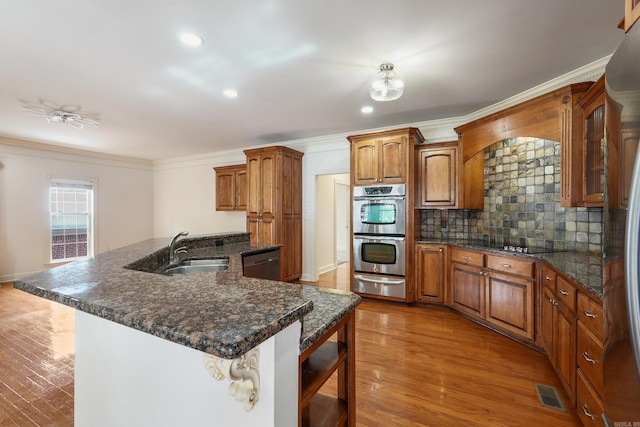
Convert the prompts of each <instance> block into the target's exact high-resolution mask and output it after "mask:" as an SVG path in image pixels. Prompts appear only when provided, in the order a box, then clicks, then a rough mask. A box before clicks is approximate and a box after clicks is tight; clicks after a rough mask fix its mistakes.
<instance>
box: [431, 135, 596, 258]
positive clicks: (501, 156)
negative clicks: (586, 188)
mask: <svg viewBox="0 0 640 427" xmlns="http://www.w3.org/2000/svg"><path fill="white" fill-rule="evenodd" d="M484 196H485V197H484V210H482V211H480V210H467V209H461V210H431V209H428V210H422V211H421V214H420V221H421V230H420V231H421V234H422V236H423V237H425V238H433V239H442V240H448V239H474V240H481V241H484V242H485V243H486V244H489V245H495V246H503V245H513V246H526V247H530V248H546V249H555V250H575V251H580V252H591V253H602V228H603V219H602V208H564V207H562V206H560V144H559V143H557V142H554V141H547V140H544V139H538V138H512V139H507V140H504V141H500V142H497V143H495V144H493V145H491V146H490V147H487V148H486V149H485V150H484Z"/></svg>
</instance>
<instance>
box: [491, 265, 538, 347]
mask: <svg viewBox="0 0 640 427" xmlns="http://www.w3.org/2000/svg"><path fill="white" fill-rule="evenodd" d="M486 286H487V289H486V296H485V298H486V316H487V317H486V320H487V321H488V322H489V323H491V324H493V325H495V326H497V327H499V328H500V329H504V330H506V331H509V332H511V333H512V334H514V335H518V336H521V337H523V338H526V339H528V340H533V333H534V321H533V281H532V280H528V279H523V278H519V277H514V276H510V275H506V274H498V273H493V272H492V273H489V275H488V276H486Z"/></svg>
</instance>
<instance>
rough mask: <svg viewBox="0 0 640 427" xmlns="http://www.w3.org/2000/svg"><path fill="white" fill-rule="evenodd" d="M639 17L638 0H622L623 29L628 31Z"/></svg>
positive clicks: (639, 4)
mask: <svg viewBox="0 0 640 427" xmlns="http://www.w3.org/2000/svg"><path fill="white" fill-rule="evenodd" d="M638 18H640V0H625V1H624V31H625V33H626V32H627V31H629V29H630V28H631V27H633V25H634V24H635V23H636V22H637V21H638Z"/></svg>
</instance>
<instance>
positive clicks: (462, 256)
mask: <svg viewBox="0 0 640 427" xmlns="http://www.w3.org/2000/svg"><path fill="white" fill-rule="evenodd" d="M483 267H484V254H482V253H481V252H477V251H471V250H467V249H461V248H451V267H450V268H451V274H450V275H449V278H450V279H449V283H450V287H451V290H450V292H449V293H450V295H451V307H453V308H455V309H456V310H458V311H460V312H461V313H465V314H468V315H470V316H473V317H476V318H478V319H484V316H485V303H484V295H485V293H484V272H483V270H482V268H483Z"/></svg>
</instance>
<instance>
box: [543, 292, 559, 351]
mask: <svg viewBox="0 0 640 427" xmlns="http://www.w3.org/2000/svg"><path fill="white" fill-rule="evenodd" d="M554 297H555V295H554V293H553V291H552V290H551V289H549V288H548V287H546V286H545V287H544V289H543V291H542V307H541V311H542V332H541V343H542V347H543V348H544V351H545V353H547V356H549V360H551V361H552V363H555V353H554V349H553V335H554V331H555V323H554V317H553V316H554V312H555V304H556V301H555V298H554Z"/></svg>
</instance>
